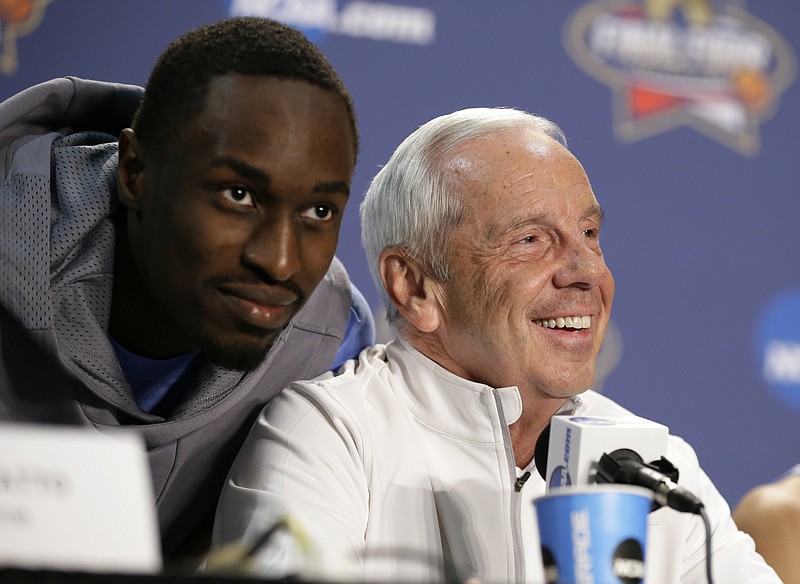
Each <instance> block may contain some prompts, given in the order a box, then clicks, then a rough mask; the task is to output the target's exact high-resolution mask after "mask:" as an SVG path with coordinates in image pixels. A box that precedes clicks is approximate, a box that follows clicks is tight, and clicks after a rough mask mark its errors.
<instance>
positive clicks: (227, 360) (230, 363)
mask: <svg viewBox="0 0 800 584" xmlns="http://www.w3.org/2000/svg"><path fill="white" fill-rule="evenodd" d="M268 352H269V346H267V347H262V348H260V349H253V348H252V347H246V348H243V347H228V346H219V345H205V346H203V353H204V354H205V356H206V359H208V361H209V363H211V364H213V365H217V366H219V367H224V368H225V369H234V370H236V371H250V370H252V369H255V368H256V367H258V365H259V364H260V363H261V362H262V361H263V360H264V357H266V356H267V353H268Z"/></svg>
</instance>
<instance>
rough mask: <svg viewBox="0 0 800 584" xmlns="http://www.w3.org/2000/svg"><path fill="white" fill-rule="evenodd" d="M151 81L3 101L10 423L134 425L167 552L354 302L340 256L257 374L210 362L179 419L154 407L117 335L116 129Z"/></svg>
mask: <svg viewBox="0 0 800 584" xmlns="http://www.w3.org/2000/svg"><path fill="white" fill-rule="evenodd" d="M141 91H142V90H141V89H140V88H138V87H133V86H124V85H116V84H108V83H102V82H94V81H87V80H79V79H71V78H70V79H58V80H54V81H52V82H48V83H45V84H42V85H39V86H36V87H34V88H31V89H29V90H27V91H25V92H23V93H22V94H19V95H17V96H15V97H14V98H11V99H10V100H8V101H6V102H4V103H3V104H0V148H2V150H0V176H1V177H2V184H0V421H23V422H34V423H57V424H80V425H86V426H90V427H94V428H96V429H98V430H99V431H114V430H115V429H117V428H119V427H120V426H128V427H131V428H135V429H136V430H137V431H138V432H139V433H140V434H141V435H142V436H143V437H144V440H145V442H146V445H147V449H148V453H149V458H150V464H151V470H152V476H153V485H154V490H155V495H156V501H157V507H158V514H159V519H160V522H161V527H162V544H163V546H164V550H165V553H166V554H167V555H169V554H170V553H171V552H173V551H174V550H175V549H176V547H177V546H178V545H179V544H180V543H181V541H182V540H183V539H184V538H185V537H186V536H187V534H189V533H190V532H191V531H192V530H193V529H194V527H195V524H196V523H197V522H198V521H200V520H201V519H202V518H203V517H205V516H207V515H208V513H209V512H211V511H212V510H213V508H214V506H215V505H216V501H217V498H218V495H219V491H220V489H221V486H222V483H223V481H224V479H225V477H226V475H227V472H228V468H229V466H230V463H231V462H232V459H233V457H234V455H235V453H236V452H237V451H238V449H239V446H240V445H241V442H242V441H243V439H244V437H245V435H246V433H247V432H248V431H249V429H250V426H251V425H252V422H253V420H254V419H255V417H256V415H257V414H258V412H259V411H260V410H261V408H262V407H263V405H264V404H265V403H266V402H267V400H268V399H269V398H270V397H272V396H273V395H275V394H276V393H277V392H278V391H280V390H281V389H282V388H284V387H285V386H287V385H288V384H289V383H290V382H291V381H294V380H296V379H305V378H310V377H314V376H316V375H318V374H320V373H322V372H324V371H326V370H327V369H328V368H329V366H330V364H331V361H332V360H333V357H334V355H335V354H336V351H337V349H338V347H339V345H340V343H341V341H342V339H343V337H344V331H345V327H346V324H347V318H348V315H349V310H350V303H351V299H350V283H349V280H348V278H347V274H346V272H345V270H344V268H343V266H342V265H341V263H340V262H339V261H338V260H334V263H333V265H332V266H331V268H330V269H329V271H328V273H327V275H326V277H325V279H324V280H323V282H322V283H321V284H320V286H319V287H318V288H317V290H316V291H315V292H314V293H313V294H312V295H311V297H310V298H309V301H308V303H307V304H306V306H305V307H304V308H303V310H302V311H301V312H300V313H299V314H298V315H297V316H296V317H295V319H294V320H293V321H292V323H291V325H290V326H289V327H287V329H286V330H284V331H283V333H282V334H281V336H280V337H279V339H278V340H277V341H276V342H275V344H274V345H273V347H272V349H271V350H270V352H269V353H268V355H267V357H266V359H265V360H264V362H263V363H262V364H261V365H260V366H259V367H258V368H257V369H256V370H254V371H251V372H249V373H247V374H242V373H239V372H235V371H231V370H226V369H222V368H219V367H206V368H205V369H204V370H203V372H202V373H201V375H200V379H199V381H198V383H197V386H196V388H195V391H194V393H192V394H190V395H187V396H186V397H185V399H184V400H183V402H182V403H181V404H180V405H179V406H178V407H177V408H176V409H175V411H174V412H173V413H172V414H171V415H170V417H169V418H168V419H164V418H161V417H159V416H155V415H153V414H148V413H146V412H143V411H142V410H141V409H140V408H139V407H138V405H137V404H136V402H135V401H134V399H133V393H132V391H131V389H130V387H129V385H128V383H127V382H126V380H125V378H124V376H123V374H122V371H121V369H120V367H119V364H118V362H117V359H116V356H115V354H114V352H113V349H112V348H111V346H110V344H109V342H108V340H107V338H106V329H107V324H108V319H109V314H110V305H111V284H112V277H113V274H112V269H113V257H114V237H115V228H114V223H113V220H112V219H113V214H114V211H115V209H116V207H117V202H116V192H115V191H116V167H117V144H116V136H117V135H118V133H119V131H120V130H121V129H122V128H124V127H126V126H127V125H128V123H129V120H130V117H131V116H132V114H133V111H134V109H135V107H136V104H137V103H138V99H139V96H140V95H141Z"/></svg>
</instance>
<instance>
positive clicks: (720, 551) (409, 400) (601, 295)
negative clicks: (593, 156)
mask: <svg viewBox="0 0 800 584" xmlns="http://www.w3.org/2000/svg"><path fill="white" fill-rule="evenodd" d="M361 210H362V221H363V234H364V235H363V241H364V247H365V249H366V251H367V256H368V258H369V261H370V263H371V270H372V273H373V275H374V277H375V280H376V281H377V282H378V284H379V285H380V287H381V289H382V292H383V294H384V298H385V301H386V304H387V307H388V315H389V319H390V321H391V322H392V323H393V324H394V326H395V328H396V330H397V332H398V335H397V338H396V339H395V340H394V341H392V342H390V343H389V344H387V345H378V346H375V347H372V348H369V349H366V350H364V351H363V352H362V353H361V354H360V356H359V358H358V359H357V360H353V361H348V362H347V363H346V364H345V365H344V366H343V368H342V369H341V370H340V374H339V375H338V376H336V377H333V376H331V375H326V376H323V377H321V378H318V379H316V380H313V381H305V382H298V383H294V384H292V385H291V386H290V387H289V388H288V389H287V390H285V391H283V392H282V393H281V394H280V395H279V396H278V397H277V398H276V399H275V400H273V402H272V403H271V404H270V405H269V406H268V407H267V409H266V410H265V411H264V413H263V414H262V416H261V417H260V418H259V420H258V422H257V423H256V425H255V427H254V428H253V430H252V432H251V434H250V436H249V438H248V440H247V443H246V445H245V447H244V449H243V450H242V452H241V454H240V456H239V458H238V460H237V461H236V463H235V465H234V467H233V470H232V472H231V474H230V476H229V480H228V484H227V486H226V488H225V490H224V492H223V496H222V499H221V502H220V505H219V508H218V513H217V523H216V530H215V531H216V543H218V544H221V543H226V542H231V541H238V540H242V541H245V542H247V544H248V545H249V546H250V547H251V549H252V550H253V553H252V557H253V559H254V561H255V564H256V569H257V570H258V571H259V572H260V573H261V574H265V575H270V576H283V575H288V574H297V573H299V574H301V575H303V574H306V575H308V574H311V573H312V572H311V571H309V567H312V568H314V569H315V572H314V573H315V574H316V575H317V576H322V577H325V576H327V577H335V576H343V575H346V577H347V578H351V579H363V580H365V581H370V582H374V581H378V580H389V581H397V582H413V581H424V582H434V581H442V580H447V579H448V578H452V579H454V580H459V581H463V580H467V579H470V578H474V579H477V580H479V581H484V582H537V583H543V582H544V581H545V575H544V571H543V568H542V558H541V552H540V546H539V539H538V531H537V527H536V520H535V517H534V514H533V509H532V505H531V501H532V499H534V498H535V497H536V496H538V495H541V494H543V493H544V491H545V484H544V481H543V480H542V479H541V478H540V476H539V473H537V472H535V460H534V449H535V446H536V442H537V440H538V438H539V435H540V434H541V432H542V431H543V430H544V429H545V428H546V427H547V426H548V424H549V423H550V420H551V418H552V417H553V416H554V415H556V414H576V415H595V416H626V415H630V416H632V414H631V413H630V412H628V411H627V410H625V409H623V408H622V407H621V406H619V405H617V404H615V403H614V402H612V401H611V400H609V399H608V398H606V397H604V396H601V395H599V394H597V393H595V392H593V391H592V390H590V389H589V388H590V386H591V385H592V383H593V381H594V378H595V360H596V358H597V354H598V351H599V350H600V346H601V344H602V342H603V337H604V335H605V332H606V328H607V326H608V322H609V315H610V311H611V303H612V299H613V296H614V280H613V278H612V276H611V272H610V271H609V269H608V266H607V265H606V262H605V259H604V258H603V253H602V251H601V249H600V231H601V227H602V223H603V211H602V209H601V208H600V206H599V204H598V202H597V199H596V198H595V195H594V193H593V192H592V188H591V185H590V183H589V180H588V178H587V176H586V173H585V172H584V169H583V167H582V166H581V164H580V163H579V162H578V160H577V159H576V158H575V157H574V156H573V155H572V154H571V153H570V151H569V150H568V149H567V147H566V141H565V139H564V135H563V133H562V132H561V130H560V129H559V128H558V127H557V126H556V125H555V124H553V123H552V122H549V121H548V120H546V119H543V118H541V117H537V116H534V115H531V114H528V113H525V112H521V111H518V110H514V109H504V108H497V109H494V108H477V109H468V110H463V111H458V112H455V113H453V114H450V115H445V116H442V117H439V118H436V119H434V120H432V121H430V122H429V123H427V124H425V125H423V126H422V127H421V128H419V129H418V130H417V131H416V132H414V133H413V134H412V135H411V136H409V137H408V138H407V139H406V140H405V141H404V142H403V143H402V144H401V145H400V146H399V147H398V149H397V150H396V151H395V153H394V155H393V156H392V157H391V159H390V160H389V162H388V163H387V164H386V166H385V167H384V168H383V169H382V170H381V171H380V172H379V173H378V175H377V176H376V177H375V179H374V181H373V182H372V184H371V186H370V188H369V191H368V192H367V195H366V198H365V200H364V202H363V204H362V208H361ZM666 454H667V457H668V458H669V459H670V461H672V462H673V463H674V464H675V465H676V466H677V467H678V468H679V469H680V484H681V485H682V486H684V487H686V488H688V489H689V490H691V491H692V492H693V493H695V494H696V495H698V496H699V497H700V498H701V499H702V501H703V502H704V503H705V506H706V509H707V513H708V516H709V518H710V521H711V524H712V529H713V541H712V546H713V549H712V555H713V560H714V569H715V573H716V576H717V578H718V582H725V584H732V583H736V582H742V583H744V582H747V583H748V584H750V583H753V582H779V579H778V578H777V576H776V575H775V573H774V571H773V570H772V569H771V568H769V567H768V566H767V565H766V564H765V563H764V561H763V559H762V558H761V557H760V556H759V555H758V554H757V553H756V552H755V550H754V547H753V544H752V541H751V540H750V539H749V538H748V537H747V536H746V535H744V534H742V533H741V532H740V531H739V530H738V529H737V528H736V526H735V524H734V523H733V521H732V520H731V517H730V511H729V509H728V506H727V504H726V503H725V501H724V499H723V498H722V497H721V495H720V494H719V493H718V491H717V490H716V489H715V487H714V486H713V484H712V483H711V481H710V480H709V478H708V477H707V476H706V475H705V473H704V472H703V471H702V470H701V468H700V466H699V464H698V461H697V457H696V455H695V453H694V451H693V450H692V448H691V447H690V446H689V445H688V444H686V443H685V442H683V441H682V440H680V439H679V438H677V437H670V439H669V446H668V452H667V453H666ZM532 471H534V472H532ZM287 519H288V521H289V523H288V525H290V526H292V525H297V524H298V523H299V524H300V525H301V526H303V527H302V530H305V531H307V532H308V534H309V535H310V537H311V541H312V545H309V546H308V547H304V546H303V545H302V542H303V541H304V540H303V538H298V537H297V535H298V531H297V528H291V529H289V530H286V531H283V532H280V533H278V534H276V536H275V537H271V538H264V537H262V536H263V534H264V533H266V532H267V531H268V530H269V529H270V527H271V526H273V525H277V524H280V523H281V522H282V521H285V520H287ZM313 542H316V543H317V545H318V546H321V547H322V549H324V551H325V555H324V556H320V555H314V554H313V551H309V550H313V549H314V548H313ZM705 543H706V533H705V530H704V528H703V524H702V522H701V519H700V518H698V517H697V516H695V515H689V514H683V513H679V512H677V511H674V510H672V509H667V508H663V509H659V510H658V511H655V512H653V513H651V514H650V516H649V530H648V557H647V570H648V573H647V579H646V581H647V582H648V583H649V584H661V583H673V582H680V583H685V584H688V583H694V582H698V583H700V582H705V581H706V559H707V558H706V548H705ZM309 558H314V559H312V560H311V561H313V562H316V563H314V564H313V566H309V564H308V561H309ZM325 558H327V559H325ZM331 559H333V560H332V561H334V562H338V563H331ZM325 562H328V563H325ZM342 566H350V567H351V568H354V571H352V572H338V573H336V572H334V570H335V569H336V568H337V567H339V568H341V567H342Z"/></svg>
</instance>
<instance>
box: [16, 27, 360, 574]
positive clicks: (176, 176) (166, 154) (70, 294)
mask: <svg viewBox="0 0 800 584" xmlns="http://www.w3.org/2000/svg"><path fill="white" fill-rule="evenodd" d="M357 150H358V135H357V129H356V121H355V115H354V112H353V105H352V102H351V99H350V95H349V93H348V91H347V89H346V88H345V87H344V85H343V84H342V82H341V80H340V79H339V77H338V75H337V74H336V72H335V71H334V69H333V68H332V66H331V65H330V63H329V62H328V61H327V59H326V58H325V57H324V56H323V55H322V53H321V52H320V51H319V50H318V49H317V48H316V47H315V46H314V45H313V44H312V43H311V42H309V41H308V40H307V39H306V38H305V36H303V35H302V34H301V33H300V32H298V31H296V30H293V29H290V28H288V27H286V26H284V25H281V24H279V23H277V22H275V21H272V20H269V19H261V18H234V19H228V20H223V21H220V22H217V23H213V24H210V25H206V26H203V27H200V28H198V29H196V30H193V31H190V32H188V33H187V34H185V35H183V36H182V37H181V38H179V39H178V40H177V41H175V42H174V43H172V44H171V45H170V46H169V47H168V49H167V50H166V51H165V52H164V54H163V55H162V56H161V57H160V58H159V61H158V63H157V64H156V66H155V68H154V69H153V72H152V74H151V76H150V79H149V81H148V84H147V88H146V89H145V90H144V91H142V89H141V88H139V87H134V86H130V85H120V84H111V83H104V82H98V81H88V80H82V79H77V78H63V79H57V80H53V81H50V82H47V83H43V84H41V85H38V86H35V87H33V88H30V89H28V90H26V91H24V92H22V93H20V94H18V95H16V96H14V97H12V98H10V99H8V100H7V101H5V102H4V103H3V104H0V161H2V162H1V163H0V164H2V167H1V168H2V184H1V185H0V422H8V421H13V422H30V423H41V424H48V423H54V424H69V425H81V426H87V427H94V428H97V429H98V430H100V431H104V430H106V429H108V428H115V427H120V426H126V427H132V428H135V429H136V430H137V431H138V432H139V433H140V434H141V435H142V436H143V438H144V440H145V442H146V446H147V450H148V454H149V460H150V466H151V471H152V479H153V485H154V489H155V496H156V501H157V507H158V515H159V521H160V525H161V537H162V546H163V548H164V554H165V557H167V558H169V557H171V556H174V555H176V554H181V553H185V550H186V549H188V546H190V544H189V542H192V544H191V545H192V547H195V545H194V544H195V543H197V542H200V544H201V545H200V549H202V544H203V537H202V536H203V535H204V534H205V533H206V531H207V530H206V529H205V528H206V527H208V526H210V518H211V517H212V515H213V510H214V507H215V505H216V501H217V498H218V495H219V491H220V489H221V487H222V483H223V481H224V479H225V476H226V474H227V472H228V470H229V467H230V462H231V461H232V459H233V457H234V455H235V453H236V452H237V450H238V449H239V447H240V445H241V443H242V441H243V440H244V437H245V435H246V434H247V432H248V430H249V429H250V426H251V424H252V422H253V420H254V418H255V416H256V415H257V413H258V412H259V410H260V409H261V408H262V407H263V405H264V404H265V403H266V402H267V401H268V400H269V399H270V398H271V397H272V396H274V395H275V394H276V393H277V392H278V391H280V390H281V389H282V388H284V387H286V386H287V385H288V384H289V383H290V382H292V381H293V380H296V379H303V378H310V377H314V376H316V375H318V374H320V373H322V372H324V371H326V370H329V369H332V368H336V367H338V365H339V364H340V363H341V362H342V361H343V360H345V359H346V358H348V357H351V356H353V355H354V354H356V353H357V352H358V350H359V349H360V348H361V347H362V346H364V345H367V344H371V343H372V341H373V338H372V337H373V336H374V332H373V330H374V329H373V327H372V320H371V316H370V314H369V311H368V309H367V307H366V304H365V302H364V300H363V297H362V296H360V294H359V293H358V291H357V290H355V288H353V287H352V286H351V284H350V282H349V279H348V277H347V273H346V271H345V269H344V267H343V266H342V264H341V263H340V262H339V261H338V260H337V259H336V258H335V257H334V252H335V249H336V244H337V239H338V232H339V226H340V222H341V218H342V213H343V211H344V208H345V205H346V203H347V200H348V195H349V186H350V181H351V177H352V172H353V168H354V165H355V159H356V153H357Z"/></svg>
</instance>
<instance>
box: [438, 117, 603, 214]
mask: <svg viewBox="0 0 800 584" xmlns="http://www.w3.org/2000/svg"><path fill="white" fill-rule="evenodd" d="M442 163H443V164H442V167H443V171H444V175H445V177H446V180H447V181H448V183H449V185H450V186H451V187H455V189H456V190H457V192H460V193H461V194H462V196H465V197H466V198H469V194H473V195H481V194H482V195H488V194H491V195H492V196H496V197H500V198H503V197H507V198H509V199H511V200H514V199H516V198H527V197H526V195H528V196H531V197H547V196H559V197H563V198H576V199H578V200H577V201H576V202H577V203H580V204H586V203H587V201H588V200H589V199H591V200H594V193H593V192H592V189H591V185H590V184H589V179H588V177H587V176H586V172H585V171H584V169H583V166H582V165H581V164H580V162H579V161H578V159H577V158H575V156H573V154H572V153H571V152H570V151H569V150H568V149H567V148H565V147H564V146H563V145H562V144H560V143H558V142H557V141H556V140H554V139H552V138H550V137H549V136H547V135H544V134H542V133H540V132H537V131H535V130H531V129H515V130H509V131H503V132H497V133H493V134H490V135H486V136H481V137H477V138H472V139H470V140H468V141H465V142H463V143H461V144H458V145H457V146H455V147H453V148H451V149H450V151H449V152H448V153H446V155H445V156H444V157H443V160H442ZM464 202H465V203H467V201H466V200H465V201H464Z"/></svg>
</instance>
